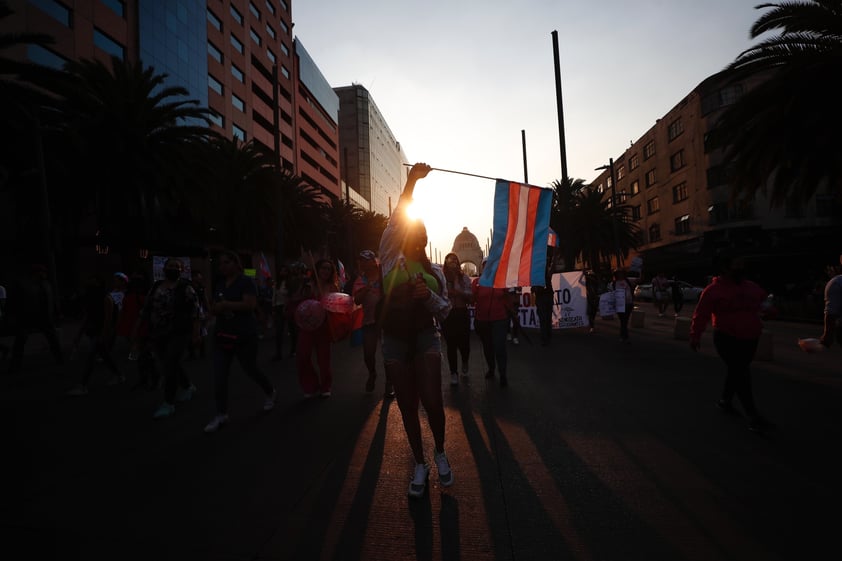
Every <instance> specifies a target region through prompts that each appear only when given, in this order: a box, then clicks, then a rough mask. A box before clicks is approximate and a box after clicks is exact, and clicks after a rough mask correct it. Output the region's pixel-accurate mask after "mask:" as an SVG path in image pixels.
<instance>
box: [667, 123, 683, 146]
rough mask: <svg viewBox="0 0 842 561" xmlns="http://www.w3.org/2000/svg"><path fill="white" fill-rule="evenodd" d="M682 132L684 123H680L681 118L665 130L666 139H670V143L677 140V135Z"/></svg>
mask: <svg viewBox="0 0 842 561" xmlns="http://www.w3.org/2000/svg"><path fill="white" fill-rule="evenodd" d="M683 132H684V123H683V122H682V121H681V117H679V118H678V119H676V120H675V121H673V122H672V123H670V126H669V127H668V128H667V138H669V139H670V142H672V141H673V140H675V139H676V138H678V135H680V134H681V133H683Z"/></svg>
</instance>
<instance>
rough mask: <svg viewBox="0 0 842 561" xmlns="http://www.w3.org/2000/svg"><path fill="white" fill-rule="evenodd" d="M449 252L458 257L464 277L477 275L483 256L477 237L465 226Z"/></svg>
mask: <svg viewBox="0 0 842 561" xmlns="http://www.w3.org/2000/svg"><path fill="white" fill-rule="evenodd" d="M450 251H452V252H453V253H455V254H456V255H458V256H459V261H460V262H461V263H462V271H463V272H464V273H465V274H466V275H468V276H472V277H473V276H476V275H477V274H479V266H480V265H481V264H482V258H483V257H484V255H483V253H482V249H481V248H480V245H479V241H477V237H476V236H475V235H473V234H472V233H471V231H470V230H468V227H467V226H465V227H463V228H462V231H461V232H459V235H458V236H456V239H454V240H453V249H451V250H450Z"/></svg>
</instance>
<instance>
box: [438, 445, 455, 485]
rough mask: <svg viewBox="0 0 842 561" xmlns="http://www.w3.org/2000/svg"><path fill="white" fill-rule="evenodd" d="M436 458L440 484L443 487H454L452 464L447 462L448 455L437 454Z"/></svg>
mask: <svg viewBox="0 0 842 561" xmlns="http://www.w3.org/2000/svg"><path fill="white" fill-rule="evenodd" d="M434 458H435V460H436V469H437V470H438V472H439V482H440V483H441V484H442V486H443V487H450V486H451V485H453V470H452V469H450V462H448V461H447V454H445V453H444V452H436V454H435V456H434Z"/></svg>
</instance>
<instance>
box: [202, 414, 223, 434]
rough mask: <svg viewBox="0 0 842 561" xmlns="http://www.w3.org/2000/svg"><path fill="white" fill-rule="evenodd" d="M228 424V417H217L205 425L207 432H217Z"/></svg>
mask: <svg viewBox="0 0 842 561" xmlns="http://www.w3.org/2000/svg"><path fill="white" fill-rule="evenodd" d="M227 422H228V415H217V416H216V417H214V418H213V419H211V422H210V423H208V424H207V425H205V432H216V431H218V430H219V428H220V427H221V426H222V425H224V424H225V423H227Z"/></svg>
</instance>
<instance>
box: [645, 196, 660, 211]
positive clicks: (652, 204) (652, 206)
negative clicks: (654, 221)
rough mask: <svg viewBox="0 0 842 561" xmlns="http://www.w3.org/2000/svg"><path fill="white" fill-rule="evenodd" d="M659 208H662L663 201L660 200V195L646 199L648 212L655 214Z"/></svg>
mask: <svg viewBox="0 0 842 561" xmlns="http://www.w3.org/2000/svg"><path fill="white" fill-rule="evenodd" d="M659 210H661V203H660V202H659V201H658V197H652V198H651V199H649V200H648V201H646V212H648V213H649V214H655V213H656V212H658V211H659Z"/></svg>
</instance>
